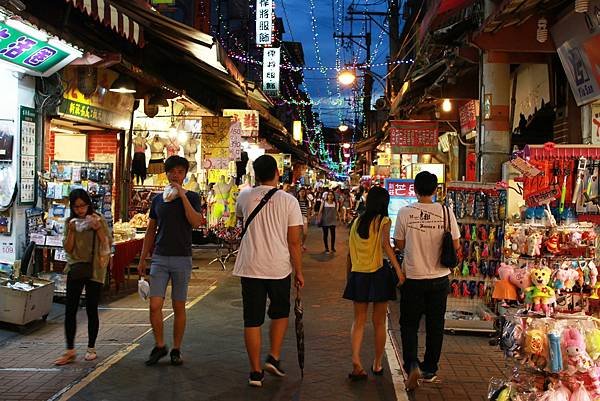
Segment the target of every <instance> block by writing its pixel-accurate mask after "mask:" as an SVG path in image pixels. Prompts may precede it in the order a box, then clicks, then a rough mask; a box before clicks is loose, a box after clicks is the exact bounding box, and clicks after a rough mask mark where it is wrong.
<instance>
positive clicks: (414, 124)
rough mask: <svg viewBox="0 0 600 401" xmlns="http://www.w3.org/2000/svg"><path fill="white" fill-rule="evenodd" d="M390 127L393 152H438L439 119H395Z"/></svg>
mask: <svg viewBox="0 0 600 401" xmlns="http://www.w3.org/2000/svg"><path fill="white" fill-rule="evenodd" d="M390 123H391V124H390V125H391V126H390V129H389V135H390V145H391V146H392V153H411V154H419V153H436V152H437V148H438V123H437V121H412V120H393V121H391V122H390Z"/></svg>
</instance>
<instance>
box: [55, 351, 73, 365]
mask: <svg viewBox="0 0 600 401" xmlns="http://www.w3.org/2000/svg"><path fill="white" fill-rule="evenodd" d="M76 357H77V354H76V353H74V352H73V353H70V352H65V353H64V354H63V355H62V356H61V357H60V358H58V359H57V360H56V361H54V364H55V365H56V366H63V365H68V364H69V363H73V362H75V358H76Z"/></svg>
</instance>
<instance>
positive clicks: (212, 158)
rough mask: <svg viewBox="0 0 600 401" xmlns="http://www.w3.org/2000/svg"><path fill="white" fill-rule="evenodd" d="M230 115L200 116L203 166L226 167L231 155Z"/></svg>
mask: <svg viewBox="0 0 600 401" xmlns="http://www.w3.org/2000/svg"><path fill="white" fill-rule="evenodd" d="M230 122H231V118H230V117H202V148H203V152H202V154H203V157H204V160H203V167H204V168H205V169H207V170H211V169H226V168H227V167H228V165H229V160H230V157H231V152H230V147H231V140H230V136H229V129H230V126H231V123H230Z"/></svg>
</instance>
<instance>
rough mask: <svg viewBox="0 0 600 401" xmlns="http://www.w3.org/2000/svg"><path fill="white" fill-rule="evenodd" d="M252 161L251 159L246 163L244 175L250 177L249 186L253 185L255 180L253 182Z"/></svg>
mask: <svg viewBox="0 0 600 401" xmlns="http://www.w3.org/2000/svg"><path fill="white" fill-rule="evenodd" d="M252 163H254V162H253V161H252V160H250V159H249V160H248V163H247V164H246V176H248V177H250V186H254V184H255V182H254V165H253V164H252Z"/></svg>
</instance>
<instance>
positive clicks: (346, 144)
mask: <svg viewBox="0 0 600 401" xmlns="http://www.w3.org/2000/svg"><path fill="white" fill-rule="evenodd" d="M342 146H343V148H344V149H350V144H349V143H345V144H343V145H342Z"/></svg>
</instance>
